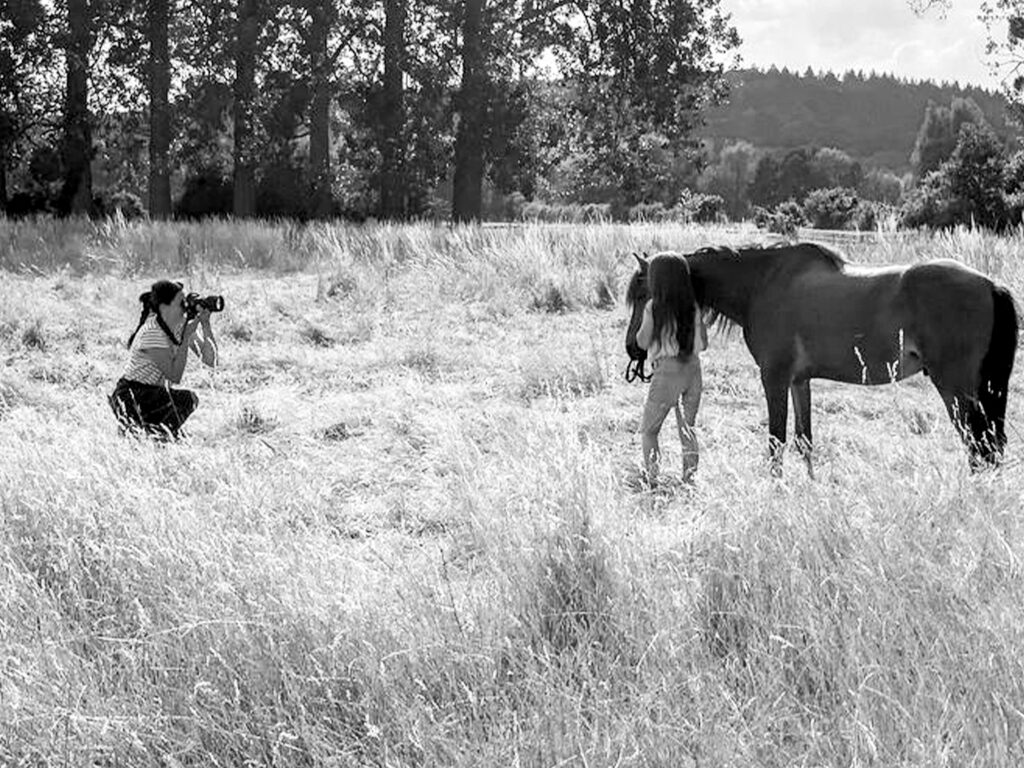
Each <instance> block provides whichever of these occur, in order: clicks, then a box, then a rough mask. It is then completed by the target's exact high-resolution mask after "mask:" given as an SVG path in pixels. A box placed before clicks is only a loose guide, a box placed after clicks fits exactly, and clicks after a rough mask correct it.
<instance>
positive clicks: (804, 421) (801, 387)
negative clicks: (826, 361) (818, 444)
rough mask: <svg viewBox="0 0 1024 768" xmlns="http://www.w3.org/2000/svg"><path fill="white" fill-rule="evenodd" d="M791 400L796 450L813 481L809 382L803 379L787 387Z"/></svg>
mask: <svg viewBox="0 0 1024 768" xmlns="http://www.w3.org/2000/svg"><path fill="white" fill-rule="evenodd" d="M789 394H790V396H791V397H792V398H793V433H794V437H795V439H796V449H797V451H799V453H800V455H801V456H803V457H804V462H805V463H806V464H807V474H808V475H809V476H810V478H811V479H812V480H813V479H814V463H813V461H812V459H811V445H812V443H811V381H810V379H803V380H801V381H794V382H793V383H792V384H790V385H789Z"/></svg>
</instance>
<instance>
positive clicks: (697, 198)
mask: <svg viewBox="0 0 1024 768" xmlns="http://www.w3.org/2000/svg"><path fill="white" fill-rule="evenodd" d="M679 209H680V210H681V211H682V214H683V220H684V221H694V222H697V223H698V224H711V223H713V222H716V221H722V220H723V219H724V218H725V200H723V199H722V197H721V196H720V195H709V194H706V193H704V192H692V191H690V190H689V189H684V190H683V193H682V194H681V195H680V196H679Z"/></svg>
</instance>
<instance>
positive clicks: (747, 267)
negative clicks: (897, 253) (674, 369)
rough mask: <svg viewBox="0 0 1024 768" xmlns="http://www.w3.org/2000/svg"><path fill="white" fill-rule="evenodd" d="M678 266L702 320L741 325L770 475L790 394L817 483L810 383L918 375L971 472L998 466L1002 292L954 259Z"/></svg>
mask: <svg viewBox="0 0 1024 768" xmlns="http://www.w3.org/2000/svg"><path fill="white" fill-rule="evenodd" d="M634 255H635V254H634ZM685 256H686V260H687V262H688V264H689V266H690V276H691V279H692V280H693V287H694V292H695V294H696V297H697V301H698V303H699V304H700V306H701V309H702V311H703V312H704V314H705V320H706V322H707V323H708V324H716V325H717V326H718V327H720V328H723V327H724V328H726V329H728V328H729V327H730V326H738V327H739V328H740V329H741V330H742V332H743V340H744V341H745V342H746V344H747V349H749V350H750V354H751V355H753V357H754V360H755V361H756V362H757V365H758V367H759V368H760V371H761V384H762V385H763V386H764V393H765V397H766V399H767V401H768V432H769V456H770V458H771V465H772V471H773V473H775V474H778V473H779V472H781V468H782V465H781V462H782V449H783V447H784V445H785V442H786V419H787V394H788V395H789V396H791V397H792V399H793V410H794V431H795V433H796V443H797V447H798V450H800V452H801V453H802V454H803V456H804V458H805V460H806V461H807V467H808V471H810V472H811V473H812V475H813V469H812V465H811V386H810V380H811V379H813V378H822V379H833V380H835V381H844V382H849V383H852V384H869V385H872V384H887V383H889V382H893V381H899V380H900V379H905V378H907V377H908V376H912V375H914V374H915V373H917V372H918V371H923V372H924V374H925V375H926V376H928V377H930V378H931V380H932V382H933V383H934V384H935V388H936V389H937V390H938V391H939V395H940V396H941V397H942V402H943V403H945V405H946V411H947V412H948V413H949V417H950V419H951V420H952V422H953V425H954V427H955V428H956V430H957V433H958V434H959V435H960V437H961V439H962V440H963V441H964V443H965V444H966V446H967V449H968V453H969V457H970V465H971V468H972V469H979V468H982V467H984V466H986V465H993V466H994V465H997V464H998V463H999V462H1000V460H1001V459H1002V456H1003V449H1004V447H1005V445H1006V431H1005V421H1006V398H1007V387H1008V384H1009V380H1010V373H1011V371H1012V370H1013V361H1014V356H1015V355H1016V352H1017V333H1018V316H1017V309H1016V305H1015V302H1014V300H1013V297H1012V296H1011V294H1010V292H1009V291H1008V290H1007V289H1006V288H1005V287H1002V286H999V285H996V284H995V283H993V282H992V280H990V279H989V278H987V277H986V276H985V275H983V274H981V273H980V272H977V271H975V270H973V269H971V268H969V267H966V266H964V265H963V264H961V263H959V262H956V261H953V260H950V259H941V260H935V261H927V262H923V263H919V264H914V265H913V266H895V265H894V266H882V267H866V266H858V265H854V264H849V263H847V262H846V261H845V259H843V257H841V256H840V255H839V254H837V253H835V252H834V251H832V250H829V249H828V248H825V247H824V246H821V245H817V244H814V243H798V244H794V245H775V246H767V247H749V248H739V249H732V248H724V247H723V248H703V249H701V250H699V251H697V252H695V253H692V254H686V255H685ZM636 258H637V261H638V262H639V264H640V267H639V269H638V270H637V271H636V272H635V273H634V274H633V277H632V279H631V281H630V284H629V289H628V292H627V297H626V298H627V301H628V302H629V303H630V305H631V309H632V317H631V319H630V323H629V328H628V329H627V331H626V351H627V352H628V353H629V356H630V361H631V362H630V365H629V367H628V368H627V373H626V378H627V380H632V379H633V378H635V377H636V376H638V375H639V376H640V378H641V379H644V375H643V366H644V359H645V357H646V354H645V352H644V351H643V350H642V349H640V348H639V347H638V346H637V343H636V332H637V329H638V328H639V326H640V320H641V318H642V310H643V306H644V303H645V302H646V300H647V298H648V291H647V280H646V275H647V260H646V258H643V257H641V256H636Z"/></svg>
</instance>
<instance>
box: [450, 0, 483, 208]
mask: <svg viewBox="0 0 1024 768" xmlns="http://www.w3.org/2000/svg"><path fill="white" fill-rule="evenodd" d="M483 12H484V0H466V4H465V13H466V17H465V19H464V20H463V24H462V85H461V87H460V90H459V95H458V101H457V108H458V111H459V126H458V130H457V131H456V134H455V176H454V179H453V193H452V217H453V218H454V219H455V220H456V221H475V220H479V219H480V211H481V198H482V196H483V181H484V132H485V128H486V125H485V121H486V116H487V72H486V69H485V68H486V62H485V60H484V44H483V29H482V27H483Z"/></svg>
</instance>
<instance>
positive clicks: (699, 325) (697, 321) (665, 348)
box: [637, 301, 708, 363]
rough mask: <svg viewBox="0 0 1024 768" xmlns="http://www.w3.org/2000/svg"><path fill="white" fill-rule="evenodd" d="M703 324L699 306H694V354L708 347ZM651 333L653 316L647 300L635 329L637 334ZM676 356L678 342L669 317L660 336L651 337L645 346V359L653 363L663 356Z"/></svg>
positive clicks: (652, 331) (674, 328)
mask: <svg viewBox="0 0 1024 768" xmlns="http://www.w3.org/2000/svg"><path fill="white" fill-rule="evenodd" d="M703 325H704V320H703V318H702V317H701V314H700V307H695V308H694V317H693V354H695V355H696V354H698V353H700V352H703V351H704V350H705V349H707V348H708V346H707V344H706V343H705V341H704V338H705V334H704V332H703ZM652 333H654V316H653V314H652V312H651V302H650V301H648V302H647V304H646V306H644V318H643V321H642V322H641V323H640V330H639V331H637V336H638V337H641V338H650V336H651V334H652ZM678 356H679V342H678V341H676V324H675V321H674V320H672V319H671V318H669V321H668V322H667V323H665V327H664V328H662V329H661V338H660V339H651V341H650V345H649V346H648V348H647V359H648V360H650V361H651V362H652V363H653V362H654V361H655V360H660V359H661V358H663V357H678Z"/></svg>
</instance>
